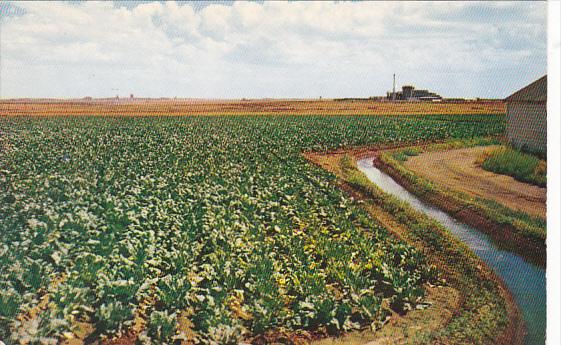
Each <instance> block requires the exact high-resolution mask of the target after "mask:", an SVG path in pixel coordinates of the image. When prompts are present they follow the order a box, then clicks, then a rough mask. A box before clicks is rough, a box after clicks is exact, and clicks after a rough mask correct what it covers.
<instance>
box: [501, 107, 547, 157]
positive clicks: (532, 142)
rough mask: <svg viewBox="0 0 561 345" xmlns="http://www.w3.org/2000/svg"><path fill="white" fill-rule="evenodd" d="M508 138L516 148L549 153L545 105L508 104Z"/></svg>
mask: <svg viewBox="0 0 561 345" xmlns="http://www.w3.org/2000/svg"><path fill="white" fill-rule="evenodd" d="M507 138H508V141H509V142H510V143H512V144H513V145H514V146H517V147H522V146H525V147H527V148H529V149H531V150H536V151H539V152H542V153H545V152H546V151H547V110H546V104H545V103H522V102H509V103H507Z"/></svg>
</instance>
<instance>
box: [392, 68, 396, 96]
mask: <svg viewBox="0 0 561 345" xmlns="http://www.w3.org/2000/svg"><path fill="white" fill-rule="evenodd" d="M392 100H395V73H394V74H393V92H392Z"/></svg>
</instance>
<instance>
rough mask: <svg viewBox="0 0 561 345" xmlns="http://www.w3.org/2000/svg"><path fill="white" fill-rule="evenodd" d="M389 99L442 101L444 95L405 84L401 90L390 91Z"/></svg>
mask: <svg viewBox="0 0 561 345" xmlns="http://www.w3.org/2000/svg"><path fill="white" fill-rule="evenodd" d="M387 99H389V100H397V101H441V100H442V97H441V96H440V95H439V94H436V93H434V92H430V91H429V90H418V89H415V87H414V86H413V85H403V86H402V87H401V91H397V92H394V91H392V92H389V91H388V93H387Z"/></svg>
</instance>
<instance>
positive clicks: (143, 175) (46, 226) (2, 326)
mask: <svg viewBox="0 0 561 345" xmlns="http://www.w3.org/2000/svg"><path fill="white" fill-rule="evenodd" d="M454 119H457V121H451V120H450V118H449V117H446V116H426V117H365V116H357V117H351V116H345V117H322V116H302V117H290V116H266V117H243V116H239V117H234V116H232V117H165V118H156V117H122V118H121V117H50V118H32V117H13V118H0V150H1V154H0V338H2V339H4V341H5V342H7V343H16V342H18V341H22V340H24V341H31V342H38V341H43V342H49V341H51V342H52V341H56V339H59V338H60V337H61V336H62V335H63V334H68V333H65V332H72V331H75V326H76V324H77V323H79V322H86V323H89V324H91V325H93V329H94V333H93V335H92V336H115V335H119V334H123V332H125V331H126V330H127V329H130V328H131V327H132V325H133V324H134V322H135V317H136V316H137V315H141V314H142V315H144V316H143V317H144V318H145V319H146V323H147V324H146V327H144V330H143V333H142V334H141V335H140V336H141V337H149V338H151V339H152V340H153V341H156V342H163V341H166V342H169V341H172V340H173V339H175V340H179V339H180V338H181V336H182V335H181V334H180V333H181V331H185V330H184V329H181V327H179V326H178V325H179V324H180V322H179V319H180V315H184V314H187V315H189V321H190V324H191V326H190V327H191V331H192V332H194V334H195V337H196V340H197V341H199V342H205V343H212V342H215V343H236V342H238V341H239V339H242V338H251V337H254V336H259V335H262V334H264V333H267V332H272V331H277V330H285V331H291V330H296V329H305V330H318V329H323V330H324V331H325V332H326V333H330V334H337V333H339V332H342V331H347V330H351V329H356V328H362V327H365V326H367V325H373V326H377V325H379V324H381V323H383V322H384V321H385V319H386V316H387V312H388V310H387V308H388V307H387V306H389V307H390V308H392V309H394V310H396V311H400V312H401V311H405V310H407V309H410V308H414V307H415V306H416V304H417V303H419V302H422V299H423V296H424V290H423V288H422V286H423V284H424V283H426V282H429V281H431V280H433V279H434V277H435V272H434V270H433V269H432V268H431V267H430V266H429V265H427V264H426V262H425V259H424V258H423V256H422V255H421V254H420V253H419V252H418V251H417V250H415V249H414V248H413V247H411V246H409V245H407V244H404V243H401V242H399V241H397V240H395V239H393V238H392V237H391V236H388V233H387V231H386V230H385V229H383V228H382V227H381V226H380V225H378V224H377V223H375V222H374V221H373V220H371V219H370V218H369V217H368V215H367V214H366V213H365V212H364V211H363V210H362V209H361V208H360V207H358V205H357V204H356V203H355V202H354V201H353V200H352V199H351V198H349V197H348V196H346V195H345V194H344V193H343V192H341V191H340V190H339V189H338V188H337V187H336V186H335V184H334V183H333V182H334V176H333V175H331V174H329V173H327V172H324V171H323V170H321V169H319V168H317V167H315V166H313V165H311V164H309V163H308V162H307V161H306V160H305V159H304V158H303V157H302V156H301V152H302V151H310V150H316V151H322V150H332V149H337V148H343V147H352V146H360V145H373V144H377V143H386V142H392V143H395V142H421V141H427V140H443V139H448V138H473V137H479V136H487V135H498V134H501V133H502V132H503V130H504V120H503V117H502V116H454ZM55 282H56V283H55ZM44 295H48V297H49V304H48V307H47V308H45V310H42V311H41V312H40V313H38V316H36V317H31V316H30V317H31V319H32V320H31V321H25V320H26V318H20V317H17V316H18V315H26V314H28V316H29V315H30V314H33V313H32V312H30V311H31V310H32V309H33V308H34V307H36V306H37V305H38V304H39V303H40V298H41V296H44ZM141 305H146V306H147V309H146V311H145V312H144V313H141V310H140V309H141V308H140V306H141ZM25 322H27V323H25ZM183 336H185V334H183Z"/></svg>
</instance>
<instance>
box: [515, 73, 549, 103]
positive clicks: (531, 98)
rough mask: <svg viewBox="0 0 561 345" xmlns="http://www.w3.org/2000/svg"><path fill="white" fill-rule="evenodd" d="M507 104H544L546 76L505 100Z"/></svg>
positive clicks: (545, 99)
mask: <svg viewBox="0 0 561 345" xmlns="http://www.w3.org/2000/svg"><path fill="white" fill-rule="evenodd" d="M505 101H507V102H546V101H547V74H546V75H544V76H543V77H541V78H540V79H538V80H536V81H535V82H533V83H531V84H530V85H527V86H525V87H524V88H522V89H520V90H518V91H516V92H515V93H513V94H512V95H510V96H508V97H507V98H505Z"/></svg>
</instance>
